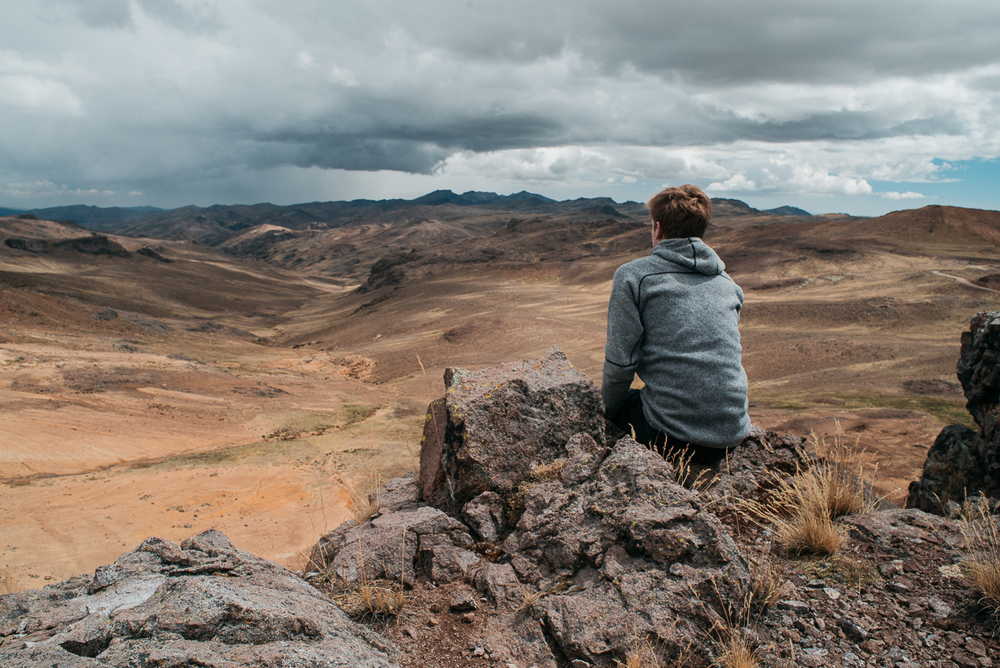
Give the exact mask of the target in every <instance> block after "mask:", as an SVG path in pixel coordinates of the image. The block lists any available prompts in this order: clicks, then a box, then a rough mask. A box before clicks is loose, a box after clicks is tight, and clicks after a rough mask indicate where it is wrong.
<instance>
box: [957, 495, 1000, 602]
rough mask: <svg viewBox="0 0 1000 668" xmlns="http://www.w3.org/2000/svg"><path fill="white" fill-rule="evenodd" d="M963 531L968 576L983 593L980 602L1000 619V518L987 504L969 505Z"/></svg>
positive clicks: (964, 567) (974, 586)
mask: <svg viewBox="0 0 1000 668" xmlns="http://www.w3.org/2000/svg"><path fill="white" fill-rule="evenodd" d="M961 528H962V535H963V536H964V537H965V551H966V560H965V561H964V562H963V563H962V570H963V572H964V573H965V577H966V578H967V579H968V581H969V582H970V584H972V586H973V588H974V589H975V590H976V591H977V592H978V593H979V594H980V598H979V603H980V604H981V605H983V606H984V607H985V608H986V609H987V610H988V611H989V612H990V613H991V614H992V615H994V616H995V617H997V618H1000V518H998V517H997V516H995V515H991V514H990V512H989V507H988V504H986V503H982V502H980V503H978V504H971V503H968V502H967V503H966V507H965V512H963V520H962V522H961Z"/></svg>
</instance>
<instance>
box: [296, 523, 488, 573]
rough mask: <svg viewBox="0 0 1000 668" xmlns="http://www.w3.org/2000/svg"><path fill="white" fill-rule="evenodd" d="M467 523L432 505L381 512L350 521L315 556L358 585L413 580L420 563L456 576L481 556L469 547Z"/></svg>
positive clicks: (324, 541) (318, 563) (427, 570)
mask: <svg viewBox="0 0 1000 668" xmlns="http://www.w3.org/2000/svg"><path fill="white" fill-rule="evenodd" d="M473 543H474V541H473V540H472V536H470V535H469V531H468V527H466V526H465V525H464V524H462V523H461V522H459V521H458V520H456V519H454V518H452V517H449V516H448V515H446V514H445V513H444V512H442V511H441V510H438V509H437V508H433V507H431V506H420V507H418V508H415V509H412V510H396V511H388V512H385V513H382V514H377V515H376V516H375V517H373V518H372V519H370V520H367V521H365V522H362V523H361V524H354V523H353V521H348V522H345V523H344V524H342V525H341V526H339V527H337V528H336V529H334V530H333V531H331V532H330V533H328V534H326V535H325V536H323V537H322V538H320V539H319V541H318V542H317V543H316V545H315V546H314V547H313V549H312V555H311V557H310V560H311V562H312V563H313V564H314V565H315V566H316V567H318V568H322V569H326V570H327V571H328V572H329V573H330V574H331V575H333V576H335V578H336V580H337V582H338V584H340V585H343V586H353V585H357V584H360V583H363V582H371V581H374V580H393V581H396V582H400V581H402V582H403V583H405V584H407V585H410V586H412V585H413V582H414V578H415V577H416V574H417V569H421V570H422V572H424V573H426V574H429V575H431V574H433V575H436V576H437V577H440V578H443V579H444V581H449V582H450V581H452V580H455V579H459V578H462V577H464V576H465V574H466V573H467V572H468V570H469V568H471V566H473V565H474V564H475V563H477V562H478V561H479V557H478V556H477V555H476V554H474V553H472V552H470V551H469V549H468V548H470V547H472V545H473Z"/></svg>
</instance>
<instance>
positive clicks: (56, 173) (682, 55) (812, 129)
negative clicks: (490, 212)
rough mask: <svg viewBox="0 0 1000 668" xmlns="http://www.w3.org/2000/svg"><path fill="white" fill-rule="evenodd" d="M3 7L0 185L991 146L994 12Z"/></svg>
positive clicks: (223, 1)
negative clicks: (288, 170)
mask: <svg viewBox="0 0 1000 668" xmlns="http://www.w3.org/2000/svg"><path fill="white" fill-rule="evenodd" d="M9 3H10V9H9V10H7V11H6V15H7V16H6V17H5V18H8V19H9V20H7V21H5V23H4V24H3V25H0V44H6V45H7V46H6V47H4V46H0V114H2V117H0V120H3V123H0V151H2V152H3V153H4V154H5V155H11V156H17V158H16V160H15V159H12V160H7V161H5V162H4V164H0V195H2V194H3V193H4V192H6V193H12V192H16V193H23V192H29V191H31V189H32V188H33V187H34V186H32V185H31V184H43V185H41V186H38V187H37V188H36V190H37V191H38V192H42V191H45V190H46V189H47V188H48V189H49V190H51V188H50V187H49V185H45V184H56V185H55V187H56V189H57V190H58V189H59V188H61V187H62V186H63V184H66V188H67V189H69V190H71V191H76V190H81V189H83V190H86V191H90V190H95V191H97V192H106V191H109V190H115V191H116V192H128V191H130V190H133V189H134V190H142V191H148V190H150V189H151V188H153V189H156V190H158V191H160V192H163V193H168V192H169V193H174V192H177V191H178V186H177V185H176V184H178V183H196V182H200V183H212V182H219V183H222V182H225V183H226V184H227V185H226V188H227V189H228V190H227V191H226V192H244V191H247V190H252V189H251V188H250V187H249V186H247V187H245V188H242V189H241V187H240V186H239V183H238V182H239V181H240V180H241V179H248V178H249V177H248V174H250V173H255V174H258V175H259V174H267V173H268V172H270V171H274V170H284V169H285V168H287V167H291V168H295V169H301V170H305V169H312V168H318V169H319V170H320V171H322V170H345V171H347V172H355V171H380V170H389V171H396V172H400V173H409V174H418V175H437V176H441V178H444V177H446V176H449V175H450V176H452V177H456V178H457V175H461V176H462V177H463V178H467V179H468V180H470V181H475V180H476V179H479V180H480V181H482V182H484V183H485V182H488V181H489V180H490V179H493V178H496V175H498V174H502V175H507V176H505V177H504V178H508V179H509V180H512V181H517V180H521V181H520V182H522V183H524V184H525V186H528V185H530V183H531V180H532V179H538V180H545V181H547V182H550V181H553V180H561V181H563V182H565V183H580V182H582V181H581V179H593V180H595V182H598V181H600V180H601V179H602V178H604V177H605V176H607V177H613V178H618V179H625V180H628V179H631V180H633V181H634V180H636V179H653V178H655V179H666V178H686V179H701V180H702V181H704V182H708V181H711V182H713V183H717V184H719V187H720V188H723V187H725V188H730V189H739V188H744V189H753V188H758V189H772V190H773V189H776V188H779V187H786V186H787V187H789V188H798V187H801V188H805V189H810V188H812V189H815V191H816V192H820V193H826V192H850V193H858V192H860V193H866V192H871V190H872V188H871V187H870V185H868V183H867V182H866V179H874V178H878V179H881V180H887V179H888V180H893V179H898V180H906V179H909V180H921V179H929V178H933V177H934V173H935V170H936V169H937V167H936V166H935V165H936V164H940V160H961V159H970V158H974V157H985V158H991V157H996V155H998V154H1000V131H998V124H1000V121H998V120H997V119H998V118H1000V109H998V108H997V107H998V106H1000V100H998V98H997V96H996V90H997V83H996V82H997V81H998V80H1000V47H998V44H997V40H996V38H995V35H996V34H1000V4H997V3H982V2H978V1H977V2H970V1H969V0H953V1H952V2H950V3H947V5H946V4H944V3H940V2H937V1H936V0H935V1H931V0H916V1H909V2H890V1H883V2H877V1H876V2H872V0H868V1H866V2H860V1H857V0H842V1H841V2H836V3H802V2H799V1H797V0H758V1H755V2H746V1H745V0H704V1H699V2H694V1H690V2H682V1H680V0H678V1H676V2H662V0H639V1H635V2H628V3H614V4H613V3H608V2H606V1H604V0H554V1H553V2H546V3H539V2H537V1H532V2H528V1H526V0H508V1H507V2H504V3H497V2H485V1H482V0H466V1H464V2H458V1H455V0H427V1H426V2H421V3H414V2H412V1H411V0H341V1H339V2H335V3H331V2H329V1H328V0H299V1H297V2H293V3H289V2H287V1H286V0H197V1H196V0H40V2H32V1H31V0H9ZM5 49H6V50H5ZM935 159H938V162H937V163H935V162H934V160H935ZM282 173H283V174H285V172H282ZM199 174H201V175H203V176H204V178H202V179H199V177H198V176H197V175H199ZM310 174H312V172H310ZM261 180H263V181H264V182H266V181H267V179H266V178H263V177H261ZM287 180H288V179H286V181H287ZM168 181H169V182H170V184H169V185H168V184H167V182H168ZM249 182H250V181H246V183H249ZM255 183H256V181H255ZM157 184H160V185H157ZM838 189H839V190H838ZM17 196H18V197H20V196H21V195H20V194H19V195H17ZM172 196H173V195H171V197H172ZM0 203H2V202H0Z"/></svg>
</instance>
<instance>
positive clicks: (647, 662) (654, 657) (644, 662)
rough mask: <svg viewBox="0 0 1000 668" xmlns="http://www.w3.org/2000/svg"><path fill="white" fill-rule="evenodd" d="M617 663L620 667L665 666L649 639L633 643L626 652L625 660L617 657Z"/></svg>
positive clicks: (645, 667)
mask: <svg viewBox="0 0 1000 668" xmlns="http://www.w3.org/2000/svg"><path fill="white" fill-rule="evenodd" d="M615 665H616V666H618V668H665V667H664V664H663V661H662V660H661V659H660V655H659V654H657V653H656V649H654V648H653V644H652V643H651V642H649V640H648V639H643V640H641V641H636V642H635V643H633V645H632V647H630V648H629V650H628V652H626V653H625V660H624V661H623V660H621V659H615Z"/></svg>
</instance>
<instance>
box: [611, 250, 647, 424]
mask: <svg viewBox="0 0 1000 668" xmlns="http://www.w3.org/2000/svg"><path fill="white" fill-rule="evenodd" d="M624 269H625V267H624V266H622V267H619V268H618V271H616V272H615V278H614V281H613V283H612V285H611V299H610V300H609V301H608V340H607V343H606V344H605V346H604V374H603V378H602V381H601V398H602V399H604V415H605V416H606V417H608V418H609V419H611V418H614V416H615V415H617V414H618V412H619V411H620V410H621V408H622V405H623V404H624V403H625V396H626V394H627V393H628V389H629V387H630V386H631V385H632V379H633V378H634V377H635V371H636V369H637V368H638V366H639V356H640V348H641V345H642V337H643V328H642V321H641V319H640V317H639V305H638V303H637V302H636V299H637V296H636V295H635V294H634V287H635V286H633V285H631V284H630V282H629V281H628V280H627V279H626V272H625V271H624Z"/></svg>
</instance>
